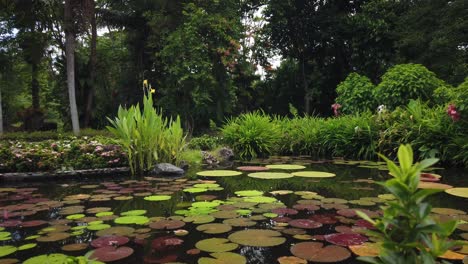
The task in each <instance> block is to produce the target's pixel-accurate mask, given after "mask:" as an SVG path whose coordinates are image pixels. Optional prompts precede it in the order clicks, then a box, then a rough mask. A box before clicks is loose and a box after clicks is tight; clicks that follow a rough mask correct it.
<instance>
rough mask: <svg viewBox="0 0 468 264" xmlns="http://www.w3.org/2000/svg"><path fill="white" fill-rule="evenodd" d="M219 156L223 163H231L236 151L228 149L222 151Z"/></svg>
mask: <svg viewBox="0 0 468 264" xmlns="http://www.w3.org/2000/svg"><path fill="white" fill-rule="evenodd" d="M218 155H219V158H220V159H221V161H230V160H233V159H234V151H233V150H232V149H230V148H227V147H223V148H222V149H220V150H219V152H218Z"/></svg>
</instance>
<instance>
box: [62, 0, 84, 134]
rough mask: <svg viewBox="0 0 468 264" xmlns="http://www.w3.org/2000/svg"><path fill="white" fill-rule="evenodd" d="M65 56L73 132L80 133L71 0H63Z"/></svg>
mask: <svg viewBox="0 0 468 264" xmlns="http://www.w3.org/2000/svg"><path fill="white" fill-rule="evenodd" d="M64 9H65V14H64V15H65V16H64V20H65V56H66V59H67V87H68V98H69V100H70V114H71V119H72V127H73V134H75V135H76V136H78V135H79V134H80V123H79V121H78V108H77V106H76V95H75V33H74V26H73V4H72V0H65V8H64Z"/></svg>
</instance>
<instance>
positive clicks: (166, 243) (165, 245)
mask: <svg viewBox="0 0 468 264" xmlns="http://www.w3.org/2000/svg"><path fill="white" fill-rule="evenodd" d="M183 243H184V240H182V239H180V238H177V237H174V236H163V237H158V238H156V239H154V240H153V241H151V248H152V249H155V250H158V251H165V250H171V249H174V248H176V247H177V246H180V245H182V244H183Z"/></svg>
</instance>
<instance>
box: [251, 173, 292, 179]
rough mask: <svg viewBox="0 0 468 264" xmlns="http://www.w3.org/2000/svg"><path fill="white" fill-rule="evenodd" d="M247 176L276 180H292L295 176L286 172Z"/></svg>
mask: <svg viewBox="0 0 468 264" xmlns="http://www.w3.org/2000/svg"><path fill="white" fill-rule="evenodd" d="M247 176H249V177H251V178H256V179H265V180H274V179H287V178H292V177H294V175H292V174H291V173H284V172H254V173H249V174H247Z"/></svg>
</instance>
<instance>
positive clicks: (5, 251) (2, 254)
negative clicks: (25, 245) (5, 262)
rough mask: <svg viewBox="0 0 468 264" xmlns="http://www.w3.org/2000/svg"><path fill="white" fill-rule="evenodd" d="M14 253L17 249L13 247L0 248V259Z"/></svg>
mask: <svg viewBox="0 0 468 264" xmlns="http://www.w3.org/2000/svg"><path fill="white" fill-rule="evenodd" d="M16 251H18V248H17V247H14V246H0V258H1V257H5V256H8V255H10V254H13V253H15V252H16Z"/></svg>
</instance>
